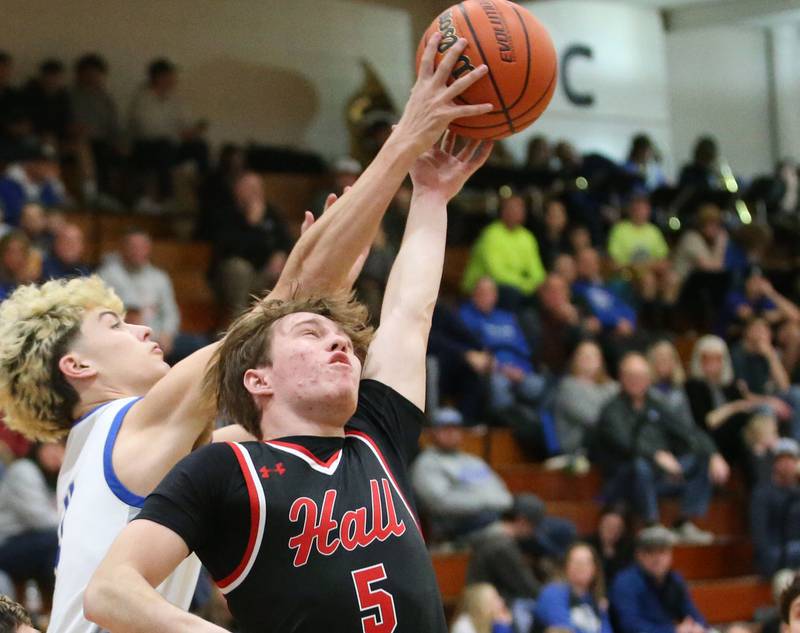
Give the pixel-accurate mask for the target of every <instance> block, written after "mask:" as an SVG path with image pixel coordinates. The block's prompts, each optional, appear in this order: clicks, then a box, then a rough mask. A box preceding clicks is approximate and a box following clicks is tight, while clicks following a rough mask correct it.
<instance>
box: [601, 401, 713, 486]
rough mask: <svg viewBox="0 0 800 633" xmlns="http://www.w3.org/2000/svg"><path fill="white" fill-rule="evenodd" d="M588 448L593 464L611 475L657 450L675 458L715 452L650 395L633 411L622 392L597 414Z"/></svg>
mask: <svg viewBox="0 0 800 633" xmlns="http://www.w3.org/2000/svg"><path fill="white" fill-rule="evenodd" d="M591 446H592V452H593V455H594V456H595V461H596V462H597V463H598V464H599V465H600V467H601V468H603V469H604V470H605V471H606V472H613V471H615V470H616V469H617V467H618V466H620V465H621V464H623V463H626V462H628V461H630V460H632V459H635V458H637V457H645V458H647V459H652V457H653V455H654V454H655V453H656V452H657V451H660V450H664V451H669V452H671V453H673V454H674V455H676V456H679V455H685V454H687V453H694V454H699V455H712V454H713V453H715V452H716V446H715V445H714V442H713V441H712V440H711V438H710V437H708V435H706V434H705V433H704V432H702V431H701V430H700V429H697V428H693V427H691V426H689V425H686V424H684V423H683V422H681V421H679V420H676V419H675V417H674V416H673V415H672V414H670V413H669V411H667V409H666V408H665V407H664V405H662V404H661V403H660V402H659V401H658V400H656V399H654V398H653V397H652V396H651V395H649V394H648V395H647V397H646V401H645V406H644V407H642V409H641V410H640V411H636V410H635V409H634V408H633V406H632V404H631V402H630V399H629V398H628V397H627V396H626V395H625V394H623V393H620V394H618V395H617V396H615V397H614V398H612V399H611V401H610V402H609V403H608V404H607V405H606V406H605V407H604V408H603V411H602V413H601V414H600V421H599V422H598V424H597V426H596V427H595V432H594V434H593V437H592V440H591Z"/></svg>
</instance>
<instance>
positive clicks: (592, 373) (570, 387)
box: [555, 341, 619, 455]
mask: <svg viewBox="0 0 800 633" xmlns="http://www.w3.org/2000/svg"><path fill="white" fill-rule="evenodd" d="M618 389H619V387H618V385H617V383H616V382H615V381H613V380H611V378H609V376H608V373H607V372H606V368H605V363H604V362H603V354H602V352H601V351H600V347H599V346H598V345H597V343H595V342H593V341H584V342H582V343H581V344H580V345H578V347H577V348H576V349H575V353H574V354H573V356H572V364H571V367H570V373H569V375H567V376H565V377H564V379H563V380H561V382H560V383H559V385H558V389H557V393H556V404H555V419H556V430H557V432H558V440H559V443H560V444H561V451H562V452H563V453H565V454H570V455H574V454H576V453H581V452H582V449H583V448H584V445H585V442H584V440H585V439H586V434H587V433H588V432H589V431H590V430H591V429H592V427H594V425H595V424H596V423H597V420H598V418H599V417H600V410H601V409H602V408H603V406H604V405H605V404H606V402H608V400H609V399H610V398H611V397H612V396H614V395H615V394H616V393H617V391H618Z"/></svg>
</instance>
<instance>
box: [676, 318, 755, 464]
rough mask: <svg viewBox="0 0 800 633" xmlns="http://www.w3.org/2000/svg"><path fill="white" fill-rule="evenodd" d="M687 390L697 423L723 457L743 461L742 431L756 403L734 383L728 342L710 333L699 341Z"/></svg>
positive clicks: (690, 368)
mask: <svg viewBox="0 0 800 633" xmlns="http://www.w3.org/2000/svg"><path fill="white" fill-rule="evenodd" d="M685 389H686V395H687V397H688V399H689V407H690V409H691V411H692V415H693V417H694V420H695V422H696V423H697V424H698V425H699V426H700V427H702V428H704V429H706V430H707V431H708V432H709V433H710V434H711V436H712V438H713V439H714V442H715V443H716V444H717V446H718V447H719V448H720V451H721V452H722V454H723V455H725V456H726V457H728V458H729V459H732V460H734V461H736V460H737V459H739V458H741V456H742V443H741V432H742V429H743V428H744V426H745V425H746V424H747V420H748V417H749V414H750V413H751V412H752V411H753V410H754V409H755V408H756V402H755V401H754V400H753V399H752V398H750V397H749V394H747V392H746V391H744V390H743V389H742V388H741V386H740V384H739V383H735V382H734V376H733V364H732V363H731V357H730V353H729V352H728V345H727V343H725V341H723V340H722V339H721V338H719V337H718V336H713V335H710V334H709V335H707V336H703V337H701V338H699V339H698V340H697V342H696V343H695V344H694V348H693V349H692V357H691V360H690V361H689V379H688V380H687V381H686V385H685Z"/></svg>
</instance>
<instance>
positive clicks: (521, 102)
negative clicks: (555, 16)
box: [417, 0, 558, 139]
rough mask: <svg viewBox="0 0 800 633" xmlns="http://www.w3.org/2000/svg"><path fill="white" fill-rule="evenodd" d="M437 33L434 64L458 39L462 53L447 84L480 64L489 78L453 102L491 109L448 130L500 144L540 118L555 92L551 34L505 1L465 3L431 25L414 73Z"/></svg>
mask: <svg viewBox="0 0 800 633" xmlns="http://www.w3.org/2000/svg"><path fill="white" fill-rule="evenodd" d="M437 30H438V31H439V32H441V34H442V41H441V43H440V44H439V52H438V54H437V56H436V63H437V64H438V63H439V61H440V60H441V58H442V57H443V55H444V54H445V53H447V50H448V49H449V48H450V47H451V46H452V45H453V44H455V43H456V42H457V41H458V38H460V37H463V38H465V39H466V40H467V41H468V45H467V48H466V49H465V50H464V53H463V54H462V55H461V57H460V58H459V60H458V63H456V65H455V68H453V73H452V77H451V79H450V81H451V82H452V81H454V80H455V79H458V78H459V77H461V76H462V75H463V74H464V73H466V72H469V71H470V70H472V69H473V68H476V67H477V66H479V65H481V64H486V65H487V66H488V67H489V72H488V73H487V75H486V76H485V77H483V78H482V79H480V80H479V81H478V82H477V83H475V84H474V85H472V86H470V87H469V88H468V89H467V90H466V91H465V92H464V93H463V94H462V95H461V96H460V97H458V99H457V101H459V102H460V103H464V104H477V103H492V104H494V106H495V109H494V110H493V111H492V112H489V113H488V114H482V115H480V116H474V117H467V118H464V119H457V120H455V121H453V123H452V124H451V125H450V129H451V130H453V131H454V132H456V133H457V134H460V135H462V136H468V137H471V138H484V139H501V138H505V137H507V136H511V135H512V134H515V133H517V132H520V131H521V130H524V129H525V128H526V127H528V126H529V125H530V124H531V123H533V122H534V121H535V120H536V119H538V118H539V115H541V114H542V112H544V109H545V108H546V107H547V104H549V103H550V99H551V98H552V97H553V91H554V90H555V87H556V75H557V70H558V61H557V59H556V51H555V48H554V47H553V42H552V40H551V39H550V34H549V33H548V32H547V30H546V29H545V28H544V26H542V24H541V23H540V22H539V21H538V20H537V19H536V18H535V17H533V16H532V15H531V13H530V12H529V11H528V10H527V9H525V8H523V7H521V6H519V5H518V4H515V3H513V2H509V0H464V2H459V3H458V4H456V5H453V6H452V7H450V8H449V9H447V10H446V11H444V13H442V14H441V15H440V16H439V17H438V18H436V19H435V20H434V21H433V23H432V24H431V25H430V27H429V28H428V30H427V31H426V32H425V35H424V36H423V37H422V41H421V42H420V44H419V48H418V49H417V70H418V71H419V64H420V60H421V59H422V52H423V50H424V49H425V45H426V43H427V42H428V38H429V37H430V36H431V35H432V34H433V33H435V32H436V31H437Z"/></svg>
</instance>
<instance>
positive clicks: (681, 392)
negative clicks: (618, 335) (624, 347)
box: [647, 340, 694, 424]
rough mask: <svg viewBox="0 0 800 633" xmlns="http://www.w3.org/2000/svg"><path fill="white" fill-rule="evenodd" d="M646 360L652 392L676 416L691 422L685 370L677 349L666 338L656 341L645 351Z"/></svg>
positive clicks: (692, 421) (688, 422)
mask: <svg viewBox="0 0 800 633" xmlns="http://www.w3.org/2000/svg"><path fill="white" fill-rule="evenodd" d="M647 360H648V362H649V363H650V372H651V374H652V376H653V386H652V391H653V394H654V395H655V396H656V397H657V398H658V399H659V400H661V401H662V402H663V403H664V405H666V407H667V409H669V411H670V412H671V413H672V414H673V415H674V416H675V417H676V418H678V419H679V420H681V421H683V422H685V423H687V424H693V423H694V420H693V418H692V410H691V409H690V407H689V399H688V398H687V397H686V391H685V389H684V383H685V382H686V372H685V371H684V370H683V364H682V363H681V359H680V356H679V355H678V350H677V349H675V346H674V345H673V344H672V343H670V342H669V341H667V340H662V341H658V342H657V343H655V344H654V345H653V346H651V347H650V349H649V350H648V351H647Z"/></svg>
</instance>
